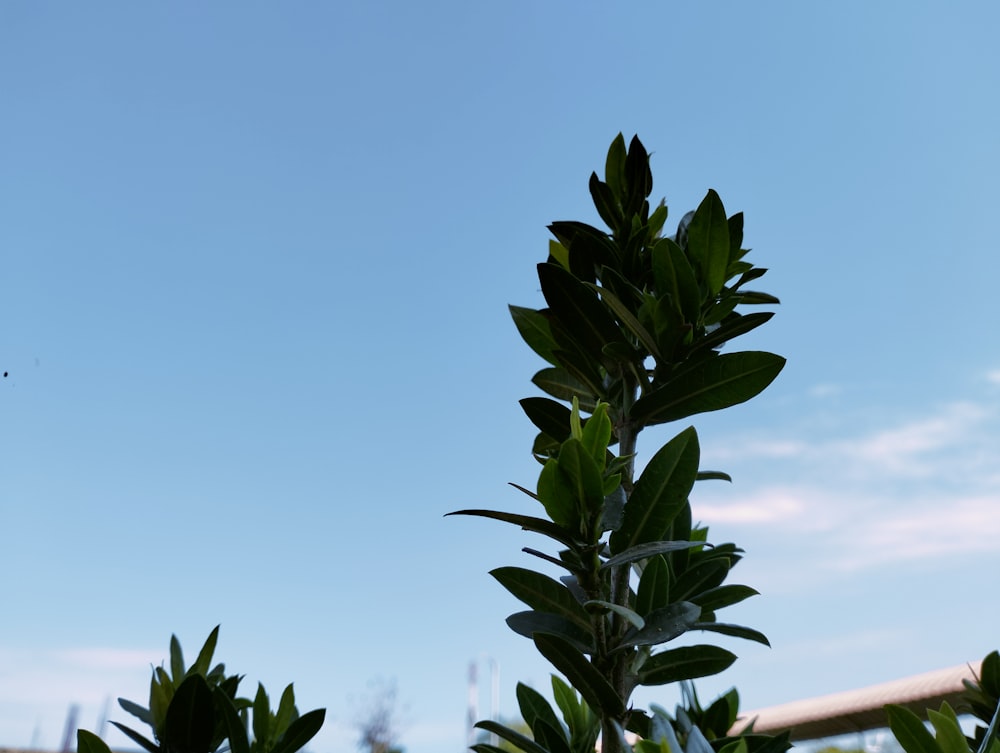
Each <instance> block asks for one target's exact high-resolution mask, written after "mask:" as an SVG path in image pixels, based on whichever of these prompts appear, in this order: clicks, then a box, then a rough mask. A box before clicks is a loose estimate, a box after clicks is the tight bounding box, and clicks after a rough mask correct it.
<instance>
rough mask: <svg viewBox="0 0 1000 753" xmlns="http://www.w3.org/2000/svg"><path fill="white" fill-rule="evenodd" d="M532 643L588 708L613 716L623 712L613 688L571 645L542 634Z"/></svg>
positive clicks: (621, 702) (621, 704)
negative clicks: (563, 676)
mask: <svg viewBox="0 0 1000 753" xmlns="http://www.w3.org/2000/svg"><path fill="white" fill-rule="evenodd" d="M534 640H535V646H536V647H537V648H538V651H539V653H541V655H542V656H544V657H545V658H546V659H548V660H549V661H550V662H551V663H552V665H553V666H554V667H555V668H556V669H558V670H559V671H560V672H561V673H562V674H563V675H565V677H566V679H568V680H569V681H570V683H571V684H572V685H573V687H574V688H576V689H577V691H579V693H580V694H581V695H582V696H583V697H584V699H585V700H586V701H587V703H589V704H590V705H591V707H592V708H594V709H599V710H600V711H602V712H603V713H604V714H606V715H608V716H613V717H617V716H620V715H621V714H622V713H624V711H625V703H624V701H623V700H622V699H621V698H619V696H618V694H617V693H616V692H615V689H614V688H613V687H611V685H610V684H609V683H608V681H607V680H605V679H604V676H603V675H602V674H601V673H600V672H599V671H598V670H597V669H596V668H595V667H594V666H593V665H592V664H591V663H590V662H589V661H587V659H586V657H585V656H584V655H583V654H582V653H581V652H580V651H578V650H577V649H576V648H575V647H574V646H573V645H572V644H570V643H568V642H567V641H565V640H563V639H562V638H558V637H556V636H551V635H544V634H537V635H535V637H534Z"/></svg>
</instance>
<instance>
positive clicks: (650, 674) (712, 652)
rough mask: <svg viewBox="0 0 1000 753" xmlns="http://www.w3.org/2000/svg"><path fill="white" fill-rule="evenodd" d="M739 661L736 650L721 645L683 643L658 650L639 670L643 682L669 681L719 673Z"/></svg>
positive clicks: (656, 683)
mask: <svg viewBox="0 0 1000 753" xmlns="http://www.w3.org/2000/svg"><path fill="white" fill-rule="evenodd" d="M734 661H736V654H734V653H732V652H731V651H726V650H725V649H724V648H719V647H718V646H704V645H699V646H683V647H681V648H675V649H671V650H669V651H664V652H662V653H659V654H655V655H654V656H652V657H650V659H649V660H648V661H647V662H646V664H645V665H644V666H643V668H642V670H641V671H640V672H639V682H640V683H641V684H642V685H666V684H668V683H671V682H679V681H681V680H693V679H696V678H698V677H707V676H708V675H714V674H718V673H719V672H722V671H723V670H724V669H726V668H728V667H729V666H730V665H731V664H732V663H733V662H734Z"/></svg>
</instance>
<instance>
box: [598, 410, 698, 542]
mask: <svg viewBox="0 0 1000 753" xmlns="http://www.w3.org/2000/svg"><path fill="white" fill-rule="evenodd" d="M638 404H639V403H636V405H637V406H638ZM698 457H699V449H698V435H697V434H696V433H695V430H694V428H693V427H689V428H687V429H685V430H684V431H682V432H681V433H680V434H678V435H677V436H676V437H674V438H673V439H671V440H670V441H669V442H667V444H665V445H664V446H663V447H662V448H661V449H660V450H659V451H658V452H657V453H656V454H655V455H654V456H653V457H652V458H651V459H650V461H649V463H648V464H647V465H646V468H645V469H644V470H643V472H642V475H640V476H639V479H638V480H637V481H636V483H635V487H634V489H633V490H632V495H631V497H630V498H629V501H628V503H627V504H626V505H625V519H624V521H623V523H622V527H621V528H620V529H619V530H617V531H615V532H614V533H612V534H611V551H612V553H614V554H620V553H622V552H624V551H626V550H627V549H631V548H632V547H634V546H636V545H638V544H645V543H648V542H651V541H659V540H660V539H662V538H663V535H664V534H665V533H666V532H667V530H668V529H669V527H670V523H671V521H672V520H673V519H674V517H675V516H676V515H677V513H678V512H679V511H680V510H681V508H683V507H684V506H685V505H686V504H687V497H688V494H689V493H690V491H691V488H692V487H693V486H694V480H695V476H696V474H697V473H698Z"/></svg>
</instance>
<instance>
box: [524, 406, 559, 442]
mask: <svg viewBox="0 0 1000 753" xmlns="http://www.w3.org/2000/svg"><path fill="white" fill-rule="evenodd" d="M519 403H520V405H521V410H523V411H524V413H525V415H526V416H527V417H528V419H529V420H530V421H531V423H533V424H534V425H535V427H536V428H538V429H539V430H540V431H541V432H542V433H544V434H547V435H548V436H550V437H552V438H553V439H554V440H556V441H557V442H563V441H565V440H566V438H567V437H569V416H570V410H569V408H567V407H566V406H565V405H562V404H561V403H557V402H556V401H555V400H550V399H549V398H547V397H526V398H524V399H523V400H520V401H519Z"/></svg>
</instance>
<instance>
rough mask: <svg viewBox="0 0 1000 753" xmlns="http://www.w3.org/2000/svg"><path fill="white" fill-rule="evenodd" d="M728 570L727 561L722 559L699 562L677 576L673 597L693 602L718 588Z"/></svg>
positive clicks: (729, 565)
mask: <svg viewBox="0 0 1000 753" xmlns="http://www.w3.org/2000/svg"><path fill="white" fill-rule="evenodd" d="M730 569H731V564H730V562H729V560H728V559H726V558H723V557H719V558H713V559H709V560H706V561H705V562H699V563H698V564H696V565H694V566H693V567H689V568H688V569H686V570H685V571H684V572H682V573H681V574H680V575H678V576H677V578H676V580H675V582H674V591H673V596H674V598H675V599H678V600H681V599H688V600H692V601H693V600H694V597H695V596H698V595H699V594H702V593H705V592H706V591H710V590H711V589H714V588H717V587H718V586H720V585H721V584H722V582H723V581H724V580H725V579H726V575H727V574H728V573H729V571H730Z"/></svg>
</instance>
